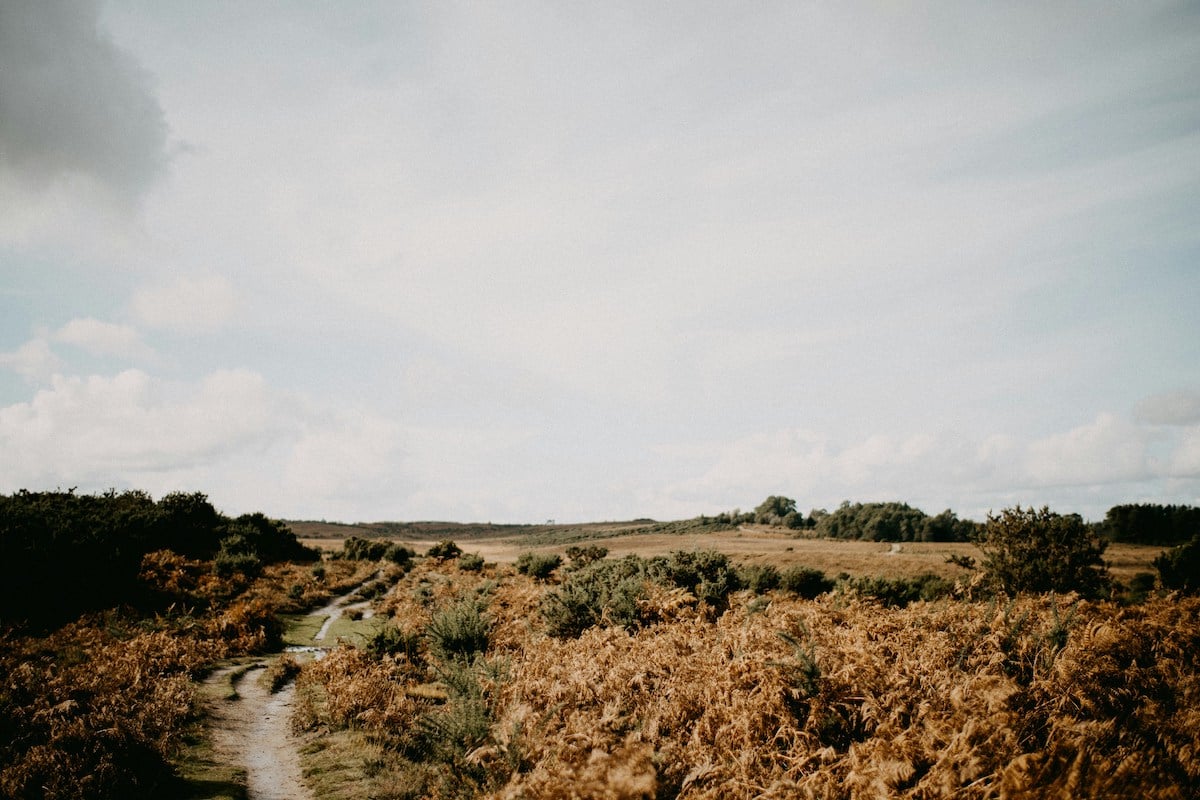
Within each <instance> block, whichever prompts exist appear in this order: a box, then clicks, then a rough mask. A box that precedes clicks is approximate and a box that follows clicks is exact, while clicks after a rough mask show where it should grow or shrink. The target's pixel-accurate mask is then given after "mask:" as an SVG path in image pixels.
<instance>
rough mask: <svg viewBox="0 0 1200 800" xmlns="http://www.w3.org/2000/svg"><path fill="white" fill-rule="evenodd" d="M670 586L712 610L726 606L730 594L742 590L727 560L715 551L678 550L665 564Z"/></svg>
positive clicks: (734, 571) (735, 572)
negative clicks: (685, 591)
mask: <svg viewBox="0 0 1200 800" xmlns="http://www.w3.org/2000/svg"><path fill="white" fill-rule="evenodd" d="M666 567H667V574H668V576H669V577H670V580H671V582H672V583H674V584H675V585H676V586H678V587H679V588H681V589H687V590H688V591H690V592H691V593H692V594H694V595H696V597H697V598H698V599H699V600H702V601H703V602H705V603H708V604H709V605H711V606H712V607H713V608H715V609H718V610H720V609H724V608H727V607H728V605H729V593H730V592H734V591H737V590H738V589H740V588H741V581H740V580H739V579H738V575H737V571H736V570H735V569H734V568H733V565H731V564H730V563H729V557H728V556H726V555H725V554H724V553H718V552H717V551H715V550H677V551H675V552H674V553H671V555H670V557H669V559H668V561H667V565H666Z"/></svg>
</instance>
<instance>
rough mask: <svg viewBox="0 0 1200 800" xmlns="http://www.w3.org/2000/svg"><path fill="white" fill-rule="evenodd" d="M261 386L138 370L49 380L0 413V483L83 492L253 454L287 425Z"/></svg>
mask: <svg viewBox="0 0 1200 800" xmlns="http://www.w3.org/2000/svg"><path fill="white" fill-rule="evenodd" d="M279 405H280V403H279V401H278V399H277V398H275V397H273V396H272V394H271V392H270V391H269V390H268V389H267V387H266V385H265V383H264V381H263V379H262V378H261V377H260V376H258V375H256V374H254V373H251V372H246V371H237V370H235V371H223V372H216V373H213V374H211V375H208V376H207V377H205V378H204V379H203V380H202V381H200V382H199V384H198V385H177V384H170V383H166V382H163V381H157V380H155V379H153V378H151V377H150V376H149V375H147V374H146V373H145V372H142V371H140V370H126V371H124V372H121V373H119V374H117V375H114V376H112V377H103V376H91V377H87V378H82V377H64V376H61V375H56V376H54V378H53V379H52V382H51V385H50V386H49V387H48V388H45V389H42V390H39V391H38V392H37V393H36V394H35V395H34V397H33V398H32V400H30V401H29V402H27V403H17V404H15V405H11V406H7V407H5V408H0V449H2V450H3V451H4V452H5V453H9V454H11V455H12V457H10V458H8V459H6V460H5V463H4V465H3V466H2V467H0V483H3V484H4V485H5V486H6V487H8V488H19V487H21V486H26V485H40V486H44V485H53V484H58V483H62V484H64V485H65V484H72V485H73V484H76V483H78V484H87V483H97V482H98V483H99V484H104V483H105V481H112V482H113V483H114V484H115V483H117V482H120V479H121V478H123V477H125V476H128V475H136V474H144V473H154V472H159V471H166V470H171V469H178V468H181V467H185V466H192V465H196V464H207V465H213V464H215V463H218V462H220V460H221V459H222V458H225V457H226V456H228V455H229V454H231V453H234V452H237V451H239V450H243V449H246V448H257V447H261V446H263V445H265V444H267V443H269V442H270V441H271V440H273V439H275V438H277V437H279V436H281V435H284V434H286V432H287V428H288V426H289V421H288V420H287V418H286V416H285V415H282V414H280V413H279V410H280V409H279Z"/></svg>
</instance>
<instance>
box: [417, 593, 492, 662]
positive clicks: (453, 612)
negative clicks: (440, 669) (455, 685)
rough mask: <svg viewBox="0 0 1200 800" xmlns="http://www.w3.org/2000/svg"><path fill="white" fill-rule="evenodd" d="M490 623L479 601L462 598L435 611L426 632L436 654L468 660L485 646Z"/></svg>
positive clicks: (449, 658) (483, 649)
mask: <svg viewBox="0 0 1200 800" xmlns="http://www.w3.org/2000/svg"><path fill="white" fill-rule="evenodd" d="M491 626H492V624H491V621H490V620H489V619H488V618H487V616H486V614H485V613H484V610H483V608H481V607H480V603H479V602H478V601H476V600H462V601H460V602H458V603H455V604H454V605H452V606H450V607H449V608H446V609H443V610H441V611H439V612H437V613H435V614H434V615H433V617H432V619H430V620H429V625H428V626H427V627H426V628H425V635H426V637H427V638H428V639H429V648H430V650H432V651H433V653H434V654H435V655H437V656H438V657H439V658H441V659H443V660H448V661H449V660H459V661H470V660H471V659H472V658H474V656H475V655H476V654H480V653H483V652H485V651H486V650H487V648H488V642H489V634H490V631H491Z"/></svg>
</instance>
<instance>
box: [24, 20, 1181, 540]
mask: <svg viewBox="0 0 1200 800" xmlns="http://www.w3.org/2000/svg"><path fill="white" fill-rule="evenodd" d="M71 487H76V488H77V489H78V490H79V491H84V492H94V491H103V490H106V489H109V488H115V489H119V490H120V489H129V488H136V489H142V490H145V491H148V492H150V493H151V494H152V495H154V496H155V497H161V496H162V495H163V494H165V493H167V492H170V491H176V490H181V491H200V492H204V493H206V494H207V495H208V496H209V498H210V500H212V502H213V503H214V505H216V506H217V507H218V508H219V509H220V510H222V511H224V512H225V513H229V514H238V513H243V512H249V511H258V510H261V511H263V512H265V513H267V514H269V515H271V516H275V517H282V518H289V519H329V520H341V521H347V522H349V521H369V520H385V519H389V520H422V519H440V520H458V521H492V522H497V523H499V522H542V521H544V520H546V519H556V520H557V521H559V522H568V521H598V520H616V519H629V518H633V517H654V518H658V519H678V518H684V517H692V516H695V515H698V514H702V513H706V514H711V513H716V512H719V511H723V510H729V509H732V508H742V509H749V508H753V507H754V506H755V505H757V504H758V503H759V502H761V501H762V500H763V499H764V498H765V497H767V496H768V495H773V494H782V495H786V496H788V497H791V498H794V499H795V500H796V501H797V504H798V506H799V507H800V508H801V509H802V510H806V509H810V508H828V509H833V508H836V507H837V506H838V505H839V504H840V503H842V502H843V501H846V500H849V501H852V502H872V501H892V500H895V501H902V502H908V503H910V504H912V505H915V506H917V507H920V508H922V509H924V510H926V511H927V512H929V513H937V512H939V511H941V510H942V509H945V508H950V509H953V510H954V511H956V512H957V513H958V514H959V515H960V516H965V517H970V518H974V519H983V518H984V517H985V516H986V515H987V513H988V512H989V511H999V510H1000V509H1002V508H1006V507H1010V506H1013V505H1017V504H1020V505H1024V506H1029V505H1036V506H1042V505H1049V506H1050V507H1051V508H1052V509H1053V510H1056V511H1061V512H1064V513H1068V512H1069V513H1080V514H1082V515H1084V516H1085V517H1086V518H1088V519H1101V518H1103V516H1104V513H1105V511H1106V510H1107V509H1108V508H1109V507H1111V506H1113V505H1116V504H1119V503H1132V502H1154V503H1184V504H1192V505H1200V6H1197V5H1196V4H1195V3H1187V2H1184V3H1170V2H1167V3H1162V2H1139V3H1112V4H1100V3H1090V2H1080V3H1061V2H1046V3H985V2H979V3H972V2H963V3H931V4H924V3H882V2H881V3H862V2H847V3H799V2H778V3H776V2H763V3H707V2H699V3H666V2H664V3H640V2H639V3H632V2H630V3H625V2H609V1H608V0H606V1H605V2H595V3H592V2H581V3H554V2H545V3H536V2H506V3H457V2H408V3H405V2H370V1H366V2H356V3H341V2H332V0H330V1H328V2H322V1H321V0H309V1H306V2H255V3H246V2H241V1H239V2H221V1H219V0H218V1H215V2H205V3H185V2H161V0H123V1H122V2H109V3H96V2H71V1H70V0H55V1H54V2H41V1H40V0H0V493H11V492H14V491H17V490H19V489H30V490H53V489H68V488H71Z"/></svg>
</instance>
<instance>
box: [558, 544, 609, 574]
mask: <svg viewBox="0 0 1200 800" xmlns="http://www.w3.org/2000/svg"><path fill="white" fill-rule="evenodd" d="M607 556H608V548H607V547H601V546H600V545H597V544H592V545H588V546H586V547H580V546H579V545H571V546H570V547H568V548H567V558H569V559H571V565H570V568H571V569H581V568H583V567H586V566H587V565H588V564H591V563H592V562H593V561H600V560H601V559H603V558H605V557H607Z"/></svg>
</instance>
